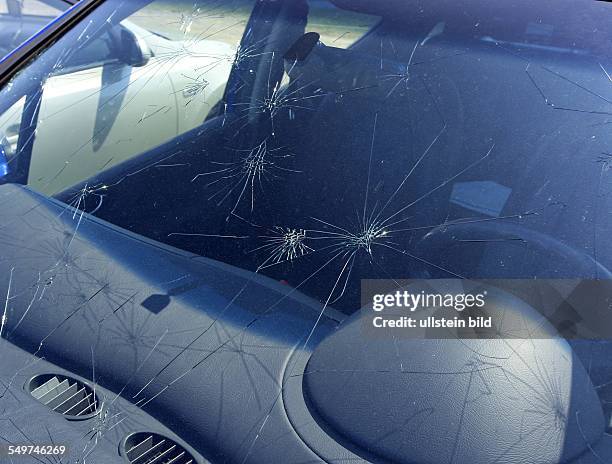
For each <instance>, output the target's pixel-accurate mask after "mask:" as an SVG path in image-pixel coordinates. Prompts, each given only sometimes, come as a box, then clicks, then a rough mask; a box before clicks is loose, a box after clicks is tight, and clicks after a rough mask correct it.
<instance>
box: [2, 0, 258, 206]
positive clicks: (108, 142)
mask: <svg viewBox="0 0 612 464" xmlns="http://www.w3.org/2000/svg"><path fill="white" fill-rule="evenodd" d="M0 1H3V0H0ZM142 3H144V4H145V5H146V6H144V7H142V8H141V9H139V10H138V9H136V8H137V7H136V6H135V5H134V4H132V3H130V2H119V1H115V0H111V1H108V2H105V3H104V5H103V6H102V7H99V8H98V9H97V10H96V11H95V12H94V13H93V14H92V18H91V20H89V21H84V22H83V23H81V24H79V25H78V27H76V28H75V29H73V30H72V31H70V33H69V34H68V35H67V36H65V37H64V38H63V39H61V40H60V42H58V43H57V44H56V45H55V46H54V47H53V52H54V53H55V55H54V57H53V58H48V60H50V63H49V66H48V68H47V70H46V71H44V76H43V80H42V88H41V94H42V96H41V98H40V101H39V102H35V103H34V105H36V111H35V114H32V116H33V117H35V120H34V122H35V131H34V132H35V136H34V134H32V136H31V141H32V146H31V147H27V146H25V149H24V150H25V151H29V150H30V149H31V152H30V153H28V160H27V163H26V164H29V169H28V170H29V175H28V179H27V183H28V185H30V186H31V187H33V188H35V189H37V190H39V191H41V192H43V193H45V194H55V193H57V192H60V191H63V190H65V189H67V188H69V187H71V186H73V185H75V184H77V183H79V182H81V181H83V180H85V179H88V178H90V177H92V176H94V175H96V174H98V173H100V172H102V171H104V170H107V169H110V168H112V167H113V166H115V165H117V164H119V163H123V162H125V161H127V160H129V159H131V158H133V157H134V156H136V155H139V154H141V153H143V152H146V151H148V150H150V149H152V148H154V147H156V146H158V145H160V144H162V143H164V142H167V141H169V140H172V139H173V138H175V137H177V136H179V135H181V134H182V133H184V132H187V131H189V130H191V129H194V128H196V127H198V126H200V125H202V124H203V123H204V121H205V120H206V119H207V117H209V115H210V114H213V112H215V111H217V112H218V111H219V106H220V104H221V103H220V102H221V99H222V98H223V95H224V91H225V86H226V83H227V81H228V78H229V75H230V71H231V69H232V65H233V62H234V58H235V54H236V51H237V49H238V44H239V43H240V40H241V37H242V35H243V34H244V31H245V27H246V24H247V22H248V20H249V16H250V14H251V10H252V6H253V5H254V4H255V1H254V0H230V1H228V2H219V1H217V0H204V1H198V2H196V5H195V6H194V5H192V4H191V3H182V2H181V3H176V4H175V3H172V2H166V1H152V2H142ZM140 5H141V6H142V4H140ZM14 113H15V114H17V113H16V112H14ZM5 119H6V116H5ZM19 124H20V120H19V118H18V117H17V116H15V118H14V120H10V121H4V127H0V139H2V137H5V138H9V135H8V134H7V133H6V132H7V131H9V128H12V129H15V127H19ZM3 132H4V133H3ZM13 132H14V131H13ZM27 132H28V130H27V128H21V129H20V131H19V133H20V134H22V135H24V134H26V133H27ZM11 133H12V132H11ZM26 145H27V144H26ZM13 146H14V144H13ZM18 155H20V154H18ZM17 158H19V156H17ZM22 164H23V163H22Z"/></svg>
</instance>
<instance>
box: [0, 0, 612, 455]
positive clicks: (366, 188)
mask: <svg viewBox="0 0 612 464" xmlns="http://www.w3.org/2000/svg"><path fill="white" fill-rule="evenodd" d="M135 3H140V2H134V4H130V5H125V4H124V3H123V2H118V1H114V0H113V1H109V2H105V3H104V4H102V5H101V6H100V7H99V8H100V13H99V14H100V15H101V17H102V16H104V17H108V20H107V22H108V24H112V25H113V26H116V27H120V22H121V21H122V20H123V18H125V17H127V16H129V13H128V11H130V9H133V10H135V9H137V5H135ZM142 3H146V2H142ZM211 3H215V2H211ZM321 3H325V4H326V6H325V8H330V9H332V10H333V11H334V12H335V13H334V14H335V15H338V16H339V17H342V16H343V15H354V14H356V15H359V16H358V18H359V19H358V20H357V21H366V19H365V18H368V19H367V21H368V24H369V26H368V30H367V32H366V33H365V34H362V35H360V36H356V37H353V39H354V40H353V42H352V43H351V44H350V45H349V46H346V47H340V46H336V45H337V43H336V42H335V40H339V37H338V38H337V39H331V40H328V39H327V38H325V39H324V35H325V31H324V30H322V29H321V30H316V27H314V26H313V25H312V21H311V20H310V19H309V15H310V14H311V11H314V10H316V9H317V8H322V7H321V6H320V4H321ZM527 3H529V2H526V1H523V0H516V1H511V2H505V3H503V5H501V4H497V3H496V4H495V5H493V4H490V2H486V1H477V2H464V1H460V2H451V1H450V0H448V1H447V0H441V1H439V2H421V1H417V0H414V1H413V0H410V1H403V0H385V2H371V1H368V0H331V2H319V0H312V1H307V0H295V1H284V2H278V1H272V0H270V1H258V2H255V3H254V5H253V11H252V13H251V14H250V17H249V20H248V23H247V24H246V25H245V30H244V35H243V37H242V41H241V43H240V47H239V50H242V51H243V52H244V53H243V54H241V53H240V51H239V52H238V53H237V55H236V58H235V60H234V62H233V63H232V69H231V74H230V76H229V80H228V82H227V85H226V87H225V93H224V96H223V99H222V101H221V102H220V103H219V104H217V105H216V106H215V108H214V110H211V111H210V112H208V115H207V116H206V120H204V121H202V124H201V125H200V126H198V127H196V128H194V129H191V130H189V131H187V132H185V133H183V134H181V135H179V136H178V137H175V138H172V139H170V140H168V141H166V142H165V143H163V144H161V145H159V146H157V147H155V148H153V149H150V150H147V151H145V152H143V153H135V154H134V156H133V157H131V158H130V159H128V160H126V161H123V162H121V163H119V164H117V165H115V166H112V167H110V168H109V169H104V170H101V171H100V172H99V173H98V174H96V175H94V176H92V177H89V178H87V179H84V180H83V181H82V182H80V183H78V184H76V185H66V186H65V187H64V188H63V189H62V190H61V191H59V192H57V193H56V194H55V195H53V197H46V196H44V195H42V194H40V193H37V192H36V191H35V189H28V188H27V186H24V185H20V184H27V179H28V178H27V169H28V159H27V153H28V144H31V143H32V142H31V138H33V137H34V136H33V135H32V137H28V134H30V135H31V134H33V133H35V131H36V125H35V124H34V126H33V127H32V126H30V127H28V128H26V129H24V130H23V134H21V137H25V138H23V139H22V140H20V142H19V152H20V153H21V155H20V158H19V159H18V160H17V161H16V162H15V163H14V169H13V171H12V173H11V175H10V176H6V177H5V181H6V182H4V183H5V185H3V186H1V188H0V211H2V214H3V216H6V220H4V222H5V224H3V225H2V226H0V234H1V235H0V237H1V240H2V243H3V245H2V246H3V247H4V248H3V253H2V256H0V266H1V269H2V272H3V274H2V275H5V274H6V275H8V276H10V282H11V284H10V285H9V290H8V295H9V296H7V302H8V301H9V299H10V301H11V308H13V309H12V312H11V313H10V317H9V318H8V322H7V326H6V331H5V332H4V333H3V332H2V331H0V335H2V337H4V338H5V339H4V340H1V348H0V352H1V353H2V354H1V355H0V356H1V357H2V359H3V363H5V364H3V365H4V366H6V368H5V372H6V373H7V374H2V375H0V408H2V409H3V410H5V411H11V413H12V415H11V416H0V421H3V423H4V425H0V439H2V440H5V441H6V442H9V443H14V442H15V443H17V442H21V441H23V433H22V431H23V430H25V429H26V428H28V427H30V428H29V429H28V433H27V437H28V440H30V441H31V440H33V437H38V439H40V437H43V438H44V439H45V440H46V441H48V442H49V441H50V442H52V444H55V443H70V444H71V445H70V446H71V447H72V448H73V449H72V451H73V452H74V453H76V455H78V457H79V459H81V460H80V461H75V462H79V463H81V462H82V463H84V462H100V463H108V462H115V461H114V460H112V459H115V460H116V462H129V463H132V464H154V463H166V464H171V463H172V464H174V463H182V464H193V463H200V464H204V463H207V462H210V463H212V464H215V463H230V462H231V463H243V464H245V463H260V462H261V463H264V462H265V463H274V462H279V463H305V462H335V463H340V462H347V461H350V462H353V461H354V462H372V463H389V462H397V463H406V464H409V463H410V464H443V463H444V464H445V463H448V464H450V463H468V462H469V463H472V464H487V463H491V462H500V463H502V462H503V463H514V462H516V463H519V462H534V463H535V462H542V463H544V462H546V463H555V464H562V463H571V464H596V463H602V462H609V461H610V460H611V459H612V437H611V436H610V432H611V428H612V426H611V425H610V424H611V423H610V420H611V417H612V408H610V399H611V398H612V396H611V395H612V390H610V388H609V386H610V385H612V369H611V365H612V364H611V363H610V362H609V359H610V354H612V346H611V344H610V343H609V341H601V340H598V341H580V340H569V341H567V340H564V339H563V338H541V339H533V340H529V342H525V341H521V340H512V341H510V342H508V341H505V340H494V341H491V340H486V341H487V342H489V343H488V344H484V343H479V342H481V341H479V340H469V341H465V340H417V341H415V340H404V339H392V340H382V341H380V340H369V339H364V337H363V335H362V332H361V318H362V317H363V314H364V310H363V307H362V306H363V304H362V301H361V280H363V279H395V278H397V277H398V276H401V277H402V278H413V279H450V278H462V279H544V280H545V279H565V280H568V281H570V280H572V279H585V280H588V279H592V280H607V279H611V278H612V274H611V271H610V269H611V267H612V244H611V243H610V241H609V240H607V230H608V228H609V226H610V219H609V214H606V213H609V210H610V198H611V196H610V193H612V190H611V189H610V185H612V184H610V180H611V179H610V177H609V176H610V172H609V170H610V166H612V154H610V149H609V148H608V146H609V145H610V141H611V137H610V134H609V131H608V127H609V123H610V116H612V99H609V98H608V97H607V96H606V95H608V93H609V91H610V88H611V86H612V79H611V78H610V75H609V74H608V72H610V73H612V63H606V61H605V56H606V53H607V54H608V56H609V52H610V51H609V50H605V49H602V47H604V48H605V46H604V45H602V42H603V39H604V38H606V39H609V38H610V37H609V35H610V33H609V32H607V29H606V27H607V26H606V25H605V24H606V22H607V18H608V17H609V15H610V14H612V13H610V6H611V5H607V4H605V3H603V2H589V3H588V4H587V3H586V2H584V4H583V3H580V5H581V6H580V8H581V9H580V11H581V12H582V14H583V15H584V16H585V19H584V21H588V23H587V25H585V24H582V25H581V27H580V28H578V27H576V26H575V21H569V22H568V21H566V15H567V10H568V9H569V8H570V6H569V5H570V2H566V1H563V2H561V3H562V4H563V5H564V8H565V7H567V8H565V9H564V8H560V7H555V8H552V7H550V3H551V2H549V1H543V2H541V5H537V6H536V5H531V4H530V5H528V6H527ZM519 7H521V8H522V7H524V8H523V9H521V8H519ZM124 9H125V10H124ZM415 11H417V12H418V13H415ZM113 12H114V13H113ZM351 18H352V16H351ZM534 18H538V20H537V21H536V20H535V19H534ZM569 23H571V24H569ZM359 24H361V23H359ZM86 27H87V26H86V24H81V25H78V26H76V28H75V29H74V30H73V31H72V32H71V33H72V34H73V36H72V38H74V36H79V35H80V34H82V33H83V29H84V28H86ZM585 29H590V30H597V31H602V32H601V34H602V36H599V35H598V36H597V37H595V38H594V37H593V36H592V35H587V34H583V33H582V31H583V30H585ZM608 29H609V27H608ZM604 36H605V37H604ZM68 37H69V38H70V36H68ZM95 37H96V35H95V34H92V36H91V39H90V40H94V39H95ZM58 44H61V42H58ZM58 53H61V50H60V51H57V50H54V49H53V47H51V48H50V49H49V55H48V56H45V55H44V54H43V55H41V56H40V57H39V59H37V60H35V61H33V62H32V64H31V65H30V71H29V72H30V73H31V75H33V76H35V77H40V76H44V75H45V69H46V68H45V66H47V67H48V66H49V63H54V62H56V59H57V54H58ZM164 71H165V70H163V71H162V72H164ZM41 79H42V78H41ZM34 80H35V79H34ZM32 81H33V80H32V79H30V80H28V81H27V82H25V81H20V80H19V79H18V78H17V79H15V82H14V86H13V90H12V91H13V92H22V93H24V94H26V95H27V99H28V102H29V106H28V105H27V104H26V108H27V111H26V112H24V116H23V117H22V121H25V120H27V119H28V118H30V119H33V120H35V119H36V106H37V105H36V104H32V101H34V102H35V101H36V98H40V96H39V93H37V92H40V88H41V87H43V86H42V84H41V83H40V82H41V80H40V79H39V81H37V83H32ZM28 86H31V87H28ZM24 89H26V90H24ZM28 89H29V90H28ZM502 89H503V91H502ZM37 95H38V97H37ZM2 105H3V102H0V111H4V110H5V109H4V108H3V107H2ZM69 123H70V122H67V124H69ZM24 134H25V136H24ZM60 136H61V134H58V137H60ZM30 151H31V148H30ZM60 168H61V167H58V169H60ZM76 230H78V233H77V232H76ZM16 263H17V264H16ZM17 283H20V284H21V285H17ZM15 288H18V291H17V292H16V293H14V295H15V296H13V297H10V295H11V291H13V292H15ZM11 289H13V290H11ZM500 298H502V299H503V301H504V302H505V303H504V304H506V305H507V307H508V308H511V310H512V311H515V312H516V313H517V314H520V315H524V316H525V318H529V317H531V316H532V315H533V313H534V312H535V310H534V309H533V308H532V307H529V305H526V304H524V303H520V302H518V301H517V298H516V297H515V296H512V295H505V296H503V297H500ZM546 327H548V326H546ZM547 330H548V329H547ZM427 362H429V363H430V364H427ZM3 389H4V393H2V390H3ZM76 392H78V393H76ZM75 394H76V395H77V396H74V395H75ZM23 405H27V406H26V407H23ZM48 409H52V410H53V414H54V416H53V417H52V418H49V416H48ZM15 411H17V412H15ZM41 418H44V419H41ZM28 424H29V425H28ZM491 431H495V432H496V433H491ZM51 432H53V433H51ZM20 437H21V438H20ZM448 437H451V438H452V439H448ZM432 443H434V444H436V445H435V446H432ZM50 444H51V443H50ZM70 462H71V463H72V461H70Z"/></svg>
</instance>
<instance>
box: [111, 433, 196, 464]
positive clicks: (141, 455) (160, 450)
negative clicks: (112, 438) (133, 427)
mask: <svg viewBox="0 0 612 464" xmlns="http://www.w3.org/2000/svg"><path fill="white" fill-rule="evenodd" d="M123 455H124V456H126V457H127V459H128V461H129V462H130V463H131V464H197V461H196V459H195V458H194V457H193V456H192V455H191V454H190V453H189V452H188V451H187V450H186V449H185V448H183V447H182V446H181V445H179V444H178V443H176V442H175V441H174V440H171V439H170V438H166V437H164V436H162V435H158V434H156V433H149V432H139V433H134V434H132V435H130V436H129V437H127V439H126V440H125V442H124V444H123Z"/></svg>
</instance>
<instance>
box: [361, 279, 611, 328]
mask: <svg viewBox="0 0 612 464" xmlns="http://www.w3.org/2000/svg"><path fill="white" fill-rule="evenodd" d="M361 305H362V311H361V313H360V319H361V321H362V328H363V331H364V332H365V335H366V336H372V337H375V338H381V337H394V338H397V337H408V338H420V339H423V338H432V339H448V338H451V339H452V338H485V339H500V338H520V339H530V338H531V339H536V338H556V337H563V338H579V339H606V340H609V339H612V316H611V314H612V281H605V280H578V279H573V280H570V279H558V280H553V279H525V280H520V279H507V280H464V279H441V280H435V279H426V280H362V282H361Z"/></svg>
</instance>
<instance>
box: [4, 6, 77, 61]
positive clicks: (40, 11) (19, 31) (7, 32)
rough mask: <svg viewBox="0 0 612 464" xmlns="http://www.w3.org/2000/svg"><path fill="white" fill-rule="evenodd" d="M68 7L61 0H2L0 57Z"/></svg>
mask: <svg viewBox="0 0 612 464" xmlns="http://www.w3.org/2000/svg"><path fill="white" fill-rule="evenodd" d="M67 7H68V4H67V3H64V2H62V1H61V0H48V1H42V0H0V58H2V57H3V56H4V55H6V54H7V53H9V52H10V51H12V50H13V49H14V48H16V47H17V46H19V45H20V44H21V43H22V42H23V41H24V40H26V39H27V38H28V37H30V36H32V35H34V34H35V33H36V32H37V31H39V30H40V29H42V28H43V27H44V26H45V25H46V24H47V23H49V21H51V20H52V19H53V18H55V17H56V16H58V15H59V14H60V13H61V12H62V11H64V10H66V8H67Z"/></svg>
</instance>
